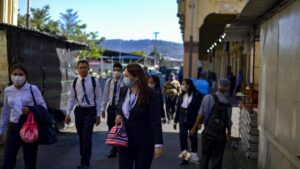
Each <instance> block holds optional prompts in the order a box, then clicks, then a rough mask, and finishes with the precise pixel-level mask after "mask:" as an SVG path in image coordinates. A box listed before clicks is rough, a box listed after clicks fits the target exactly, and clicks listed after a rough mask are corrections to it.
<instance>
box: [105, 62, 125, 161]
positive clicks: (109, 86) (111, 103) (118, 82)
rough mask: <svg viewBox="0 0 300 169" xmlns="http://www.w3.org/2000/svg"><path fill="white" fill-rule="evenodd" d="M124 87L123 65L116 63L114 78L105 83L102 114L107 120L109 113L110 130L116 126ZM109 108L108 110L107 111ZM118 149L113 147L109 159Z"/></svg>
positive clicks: (108, 123) (114, 155)
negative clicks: (118, 107)
mask: <svg viewBox="0 0 300 169" xmlns="http://www.w3.org/2000/svg"><path fill="white" fill-rule="evenodd" d="M123 86H124V83H123V75H122V65H121V64H120V63H115V64H114V65H113V76H112V77H111V78H108V79H107V80H106V82H105V87H104V92H103V99H102V106H101V112H102V117H103V118H105V112H106V111H107V125H108V130H110V129H111V128H112V127H113V126H114V125H115V118H116V109H117V105H118V102H119V95H120V88H121V87H123ZM106 108H107V109H106ZM116 155H117V147H112V149H111V151H110V154H109V155H108V156H107V157H108V158H113V157H116Z"/></svg>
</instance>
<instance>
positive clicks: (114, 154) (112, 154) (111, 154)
mask: <svg viewBox="0 0 300 169" xmlns="http://www.w3.org/2000/svg"><path fill="white" fill-rule="evenodd" d="M115 157H117V153H110V154H109V155H107V158H115Z"/></svg>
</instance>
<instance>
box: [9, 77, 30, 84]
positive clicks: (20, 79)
mask: <svg viewBox="0 0 300 169" xmlns="http://www.w3.org/2000/svg"><path fill="white" fill-rule="evenodd" d="M10 79H11V81H12V82H13V84H14V85H15V86H22V85H23V84H24V83H25V80H26V79H25V76H14V75H11V76H10Z"/></svg>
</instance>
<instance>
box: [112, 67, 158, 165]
mask: <svg viewBox="0 0 300 169" xmlns="http://www.w3.org/2000/svg"><path fill="white" fill-rule="evenodd" d="M124 85H125V87H123V88H122V89H121V95H120V102H119V114H118V115H117V117H116V120H115V122H116V124H120V123H122V124H123V125H124V126H125V129H126V132H127V135H128V147H126V148H120V149H119V169H150V168H151V163H152V159H153V157H156V158H158V157H159V156H160V155H161V154H162V143H163V138H162V127H161V121H160V118H161V109H160V102H159V95H158V94H157V93H156V92H155V91H154V90H152V89H151V88H149V87H148V81H147V79H146V76H145V73H144V72H143V69H142V67H141V66H140V65H138V64H129V65H128V66H127V68H126V69H125V72H124Z"/></svg>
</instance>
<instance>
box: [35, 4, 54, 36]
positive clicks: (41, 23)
mask: <svg viewBox="0 0 300 169" xmlns="http://www.w3.org/2000/svg"><path fill="white" fill-rule="evenodd" d="M49 9H50V6H49V5H46V6H44V7H43V8H42V9H39V8H30V13H31V16H32V17H31V18H30V28H31V29H35V30H38V31H44V29H45V27H46V25H47V23H48V22H49V20H50V19H51V17H50V14H49Z"/></svg>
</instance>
